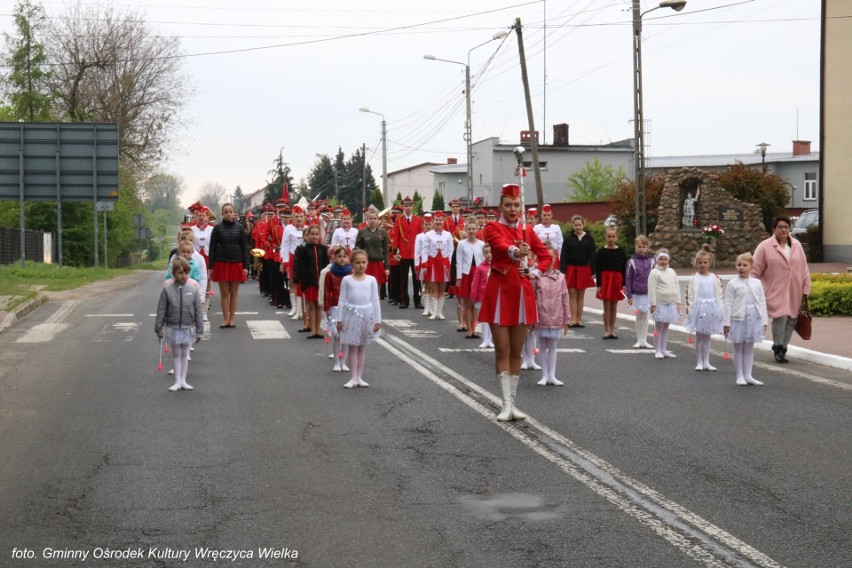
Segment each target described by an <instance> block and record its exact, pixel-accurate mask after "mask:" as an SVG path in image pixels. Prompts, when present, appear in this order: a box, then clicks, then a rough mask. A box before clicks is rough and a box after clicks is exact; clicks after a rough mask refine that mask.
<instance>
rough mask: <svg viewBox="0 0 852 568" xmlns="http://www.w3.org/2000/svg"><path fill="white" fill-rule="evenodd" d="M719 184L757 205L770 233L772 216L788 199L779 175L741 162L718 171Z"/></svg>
mask: <svg viewBox="0 0 852 568" xmlns="http://www.w3.org/2000/svg"><path fill="white" fill-rule="evenodd" d="M719 184H720V185H721V186H722V187H724V188H725V190H727V191H728V193H730V194H731V195H733V196H734V197H736V198H737V199H739V200H741V201H745V202H747V203H753V204H755V205H757V206H759V207H760V211H761V213H762V214H763V224H764V225H765V226H766V230H767V231H768V232H770V233H771V232H772V219H773V217H775V216H776V215H780V214H781V213H782V212H783V211H784V208H785V207H786V205H787V200H788V199H789V196H788V195H787V186H786V184H785V183H784V179H783V178H782V177H781V176H779V175H778V174H776V173H767V172H766V171H765V170H764V171H761V170H755V169H752V168H749V167H748V166H746V165H745V164H743V163H742V162H737V163H735V164H734V165H733V166H728V169H727V170H725V171H724V172H722V173H720V174H719Z"/></svg>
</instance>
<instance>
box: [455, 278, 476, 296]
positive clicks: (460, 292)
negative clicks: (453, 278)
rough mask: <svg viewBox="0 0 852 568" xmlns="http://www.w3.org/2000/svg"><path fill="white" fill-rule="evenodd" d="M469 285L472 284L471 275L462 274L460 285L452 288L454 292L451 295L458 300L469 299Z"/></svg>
mask: <svg viewBox="0 0 852 568" xmlns="http://www.w3.org/2000/svg"><path fill="white" fill-rule="evenodd" d="M471 284H473V276H472V275H471V274H464V275H462V277H461V284H459V285H458V286H454V288H455V291H454V292H453V293H454V294H455V295H456V296H458V297H459V298H470V285H471Z"/></svg>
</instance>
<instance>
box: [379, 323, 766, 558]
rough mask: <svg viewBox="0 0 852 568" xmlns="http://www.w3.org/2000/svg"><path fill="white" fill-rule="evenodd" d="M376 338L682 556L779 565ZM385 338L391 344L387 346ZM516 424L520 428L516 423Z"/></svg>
mask: <svg viewBox="0 0 852 568" xmlns="http://www.w3.org/2000/svg"><path fill="white" fill-rule="evenodd" d="M385 337H386V338H387V339H381V338H380V339H377V340H376V342H377V343H378V344H379V345H381V346H382V347H384V348H385V349H387V350H388V351H389V352H390V353H392V354H394V355H396V356H397V357H398V358H399V359H400V360H401V361H404V362H405V363H407V364H408V365H410V366H411V367H413V368H414V369H415V370H417V371H418V372H419V373H420V374H422V375H423V376H424V377H426V378H427V379H429V380H431V381H432V382H434V383H435V384H436V385H438V386H439V387H441V388H443V389H444V390H446V391H447V392H449V393H450V394H452V395H453V396H455V397H456V398H458V399H459V400H460V401H462V402H463V403H464V404H466V405H467V406H469V407H470V408H472V409H474V410H475V411H476V412H478V413H479V414H480V415H482V416H483V417H485V418H487V419H488V420H489V421H491V422H492V423H493V424H494V425H495V426H497V427H498V428H501V429H503V430H504V431H505V432H507V433H509V434H510V435H512V436H513V437H515V438H516V439H518V441H520V442H521V443H522V444H524V445H525V446H527V447H528V448H530V449H531V450H533V451H534V452H536V453H538V454H539V455H541V456H543V457H544V458H546V459H547V460H549V461H551V462H553V463H554V464H556V465H557V466H559V467H560V468H561V469H562V470H563V471H565V472H566V473H568V474H569V475H571V476H572V477H573V478H574V479H576V480H578V481H580V482H581V483H583V484H584V485H586V486H587V487H588V488H589V489H591V490H592V491H594V492H595V493H597V494H598V495H600V496H601V497H603V498H604V499H606V500H607V501H609V502H610V503H612V504H613V505H615V506H616V507H618V508H619V509H620V510H621V511H623V512H624V513H626V514H628V515H630V516H631V517H633V518H634V519H636V520H637V521H639V522H640V523H642V524H643V525H645V526H647V527H649V528H650V529H651V530H652V531H654V532H655V533H656V534H658V535H659V536H660V537H662V538H663V539H665V540H666V541H667V542H668V543H669V544H671V545H672V546H674V547H675V548H677V549H679V550H681V551H682V552H683V553H685V554H686V555H688V556H690V557H691V558H694V559H695V560H698V561H699V562H702V563H703V564H706V565H707V566H714V567H716V566H726V565H727V566H760V567H764V568H779V567H780V564H778V563H777V562H775V561H774V560H773V559H772V558H770V557H768V556H766V555H765V554H763V553H762V552H760V551H758V550H756V549H754V548H753V547H751V546H750V545H748V544H746V543H745V542H743V541H741V540H739V539H737V538H736V537H735V536H733V535H731V534H730V533H728V532H726V531H724V530H722V529H721V528H719V527H717V526H715V525H713V524H711V523H710V522H708V521H707V520H705V519H703V518H701V517H700V516H698V515H697V514H695V513H693V512H691V511H689V510H688V509H686V508H684V507H682V506H681V505H679V504H677V503H675V502H673V501H671V500H669V499H667V498H666V497H664V496H663V495H661V494H659V493H658V492H656V491H655V490H653V489H651V488H650V487H647V486H646V485H644V484H642V483H640V482H638V481H636V480H635V479H633V478H631V477H630V476H628V475H626V474H624V473H622V472H621V471H620V470H618V469H617V468H615V467H614V466H612V465H611V464H609V463H607V462H606V461H604V460H603V459H601V458H599V457H597V456H596V455H594V454H592V453H591V452H588V451H586V450H584V449H583V448H581V447H579V446H577V445H576V444H574V442H572V441H571V440H569V439H567V438H565V437H564V436H562V435H561V434H559V433H557V432H555V431H553V430H551V429H550V428H548V427H546V426H544V425H543V424H541V423H539V422H538V421H536V420H535V419H534V418H532V417H529V418H527V420H525V421H524V422H522V423H520V424H519V425H518V426H516V425H514V424H512V423H505V422H496V421H495V420H494V414H495V412H494V409H493V408H486V407H485V406H484V405H483V404H482V403H481V402H479V401H478V400H476V399H475V398H474V397H473V396H471V395H470V394H468V393H465V392H462V391H461V390H460V389H458V388H457V387H456V386H454V385H453V384H451V383H450V382H449V381H447V380H446V379H443V378H441V377H439V376H438V375H436V374H435V373H434V372H433V371H432V370H430V369H427V368H426V367H425V366H424V364H428V365H429V366H430V367H432V368H433V369H435V370H437V371H440V372H441V373H443V374H444V375H445V376H447V377H450V378H451V379H452V380H454V381H457V382H459V383H461V384H462V385H464V387H465V388H467V389H470V390H471V391H472V392H475V393H477V394H478V395H479V396H480V397H481V398H482V399H484V400H486V401H490V402H491V403H493V404H494V405H496V406H497V407H499V405H500V401H499V400H498V398H497V397H496V396H495V395H493V394H491V393H490V392H488V391H486V390H485V389H483V388H482V387H480V386H479V385H477V384H476V383H473V382H472V381H469V380H467V379H466V378H465V377H463V376H461V375H459V374H458V373H456V372H455V371H453V370H452V369H450V368H448V367H446V366H445V365H443V364H441V363H440V362H439V361H437V360H435V359H434V358H432V357H429V356H428V355H426V354H425V353H423V352H422V351H420V350H419V349H416V348H415V347H413V346H411V345H409V344H408V343H406V342H405V341H403V340H402V339H400V338H398V337H394V336H393V335H386V336H385ZM391 342H393V343H395V344H396V345H395V346H394V345H391ZM519 426H522V427H519Z"/></svg>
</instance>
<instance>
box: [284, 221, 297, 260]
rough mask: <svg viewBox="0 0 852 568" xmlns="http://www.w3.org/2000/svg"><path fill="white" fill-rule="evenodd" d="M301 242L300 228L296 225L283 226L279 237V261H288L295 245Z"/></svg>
mask: <svg viewBox="0 0 852 568" xmlns="http://www.w3.org/2000/svg"><path fill="white" fill-rule="evenodd" d="M301 243H302V229H297V228H296V225H287V226H286V227H284V236H283V237H282V238H281V262H290V256H292V254H293V253H294V252H296V247H297V246H299V245H300V244H301Z"/></svg>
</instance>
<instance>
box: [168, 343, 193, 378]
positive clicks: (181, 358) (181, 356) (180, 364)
mask: <svg viewBox="0 0 852 568" xmlns="http://www.w3.org/2000/svg"><path fill="white" fill-rule="evenodd" d="M171 346H172V366H173V367H174V369H175V386H176V387H178V388H180V387H183V386H185V385H186V371H187V370H188V369H189V347H190V345H189V344H188V343H187V344H184V345H179V344H177V343H172V344H171Z"/></svg>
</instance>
